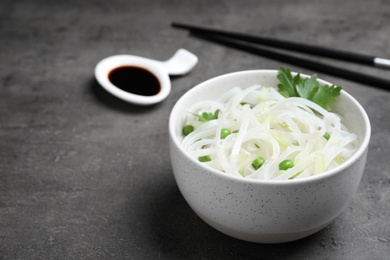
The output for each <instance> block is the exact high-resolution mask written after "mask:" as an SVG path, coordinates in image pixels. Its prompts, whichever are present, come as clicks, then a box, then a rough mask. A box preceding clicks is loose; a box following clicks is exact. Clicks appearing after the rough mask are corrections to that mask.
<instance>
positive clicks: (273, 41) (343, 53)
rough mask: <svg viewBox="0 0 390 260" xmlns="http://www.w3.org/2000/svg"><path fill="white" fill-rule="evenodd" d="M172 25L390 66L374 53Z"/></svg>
mask: <svg viewBox="0 0 390 260" xmlns="http://www.w3.org/2000/svg"><path fill="white" fill-rule="evenodd" d="M172 26H173V27H176V28H181V29H187V30H190V31H191V32H196V33H210V34H214V35H218V36H224V37H228V38H232V39H235V40H241V41H245V42H251V43H256V44H261V45H264V46H270V47H273V48H279V49H285V50H291V51H296V52H301V53H306V54H312V55H316V56H323V57H327V58H333V59H338V60H343V61H348V62H354V63H358V64H364V65H369V66H376V67H383V68H390V60H389V59H384V58H379V57H375V56H372V55H366V54H360V53H353V52H347V51H342V50H336V49H330V48H325V47H320V46H313V45H308V44H303V43H296V42H291V41H286V40H280V39H273V38H267V37H261V36H254V35H247V34H242V33H236V32H227V31H222V30H217V29H211V28H204V27H199V26H193V25H187V24H182V23H175V22H174V23H172Z"/></svg>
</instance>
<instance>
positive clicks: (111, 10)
mask: <svg viewBox="0 0 390 260" xmlns="http://www.w3.org/2000/svg"><path fill="white" fill-rule="evenodd" d="M342 3H343V4H342V5H340V1H338V0H330V1H303V0H297V1H280V0H277V1H262V0H261V1H233V0H231V1H230V0H229V1H178V0H177V1H176V0H172V1H143V0H140V1H133V0H131V1H125V0H122V1H76V0H70V1H48V0H46V1H45V0H35V1H20V0H16V1H15V0H2V2H1V4H0V91H1V92H0V258H1V259H158V258H160V259H172V258H174V259H236V258H245V257H246V258H249V257H252V258H254V257H258V258H264V259H385V258H386V257H388V255H389V253H390V221H389V219H390V203H389V202H390V199H389V197H390V193H389V192H390V189H389V188H390V173H389V168H388V160H389V154H390V135H389V130H390V120H389V114H390V106H389V105H388V100H389V98H390V92H386V91H383V90H377V89H373V88H370V87H368V86H365V85H360V84H356V83H353V82H351V81H347V80H343V79H340V78H336V77H331V76H329V75H326V74H320V75H319V76H320V77H321V78H323V79H326V80H328V81H331V82H334V83H336V84H341V85H343V86H344V89H346V90H347V91H348V92H350V93H351V94H352V95H353V96H355V97H356V98H357V99H358V100H359V101H360V102H361V104H362V105H363V106H364V107H365V108H366V110H367V112H368V115H369V117H370V119H371V123H372V139H371V144H370V149H369V155H368V160H367V165H366V170H365V173H364V176H363V179H362V182H361V185H360V187H359V190H358V192H357V194H356V196H355V198H354V200H353V201H352V203H351V204H350V206H349V208H348V209H347V210H346V211H345V212H344V213H342V214H341V216H340V217H339V218H337V219H336V220H335V221H334V222H333V223H332V224H331V225H329V226H328V227H326V228H325V229H324V230H322V231H320V232H319V233H317V234H315V235H313V236H310V237H308V238H305V239H302V240H300V241H296V242H292V243H286V244H281V245H260V244H252V243H246V242H242V241H238V240H235V239H233V238H230V237H227V236H225V235H223V234H221V233H219V232H217V231H215V230H213V229H212V228H210V227H209V226H207V225H206V224H205V223H204V222H203V221H201V220H200V219H199V218H198V217H197V216H196V215H195V214H194V213H193V211H192V210H191V209H190V208H189V207H188V205H187V204H186V202H185V201H184V199H183V198H182V196H181V195H180V192H179V190H178V188H177V186H176V184H175V182H174V179H173V176H172V171H171V166H170V158H169V154H168V141H167V135H168V133H167V122H168V117H169V113H170V110H171V108H172V107H173V105H174V104H175V102H176V101H177V100H178V98H180V96H181V95H182V94H183V93H185V92H186V91H187V90H188V89H190V88H191V87H192V86H194V85H196V84H198V83H200V82H202V81H204V80H206V79H209V78H211V77H214V76H217V75H220V74H224V73H228V72H233V71H238V70H247V69H261V68H263V69H266V68H268V69H277V68H278V67H279V66H288V67H290V68H291V69H292V70H294V71H299V72H303V73H308V74H312V73H314V71H311V70H309V69H305V68H300V67H295V66H291V65H289V64H284V63H280V62H278V61H274V60H270V59H266V58H262V57H256V56H252V55H250V54H247V53H244V52H240V51H237V50H232V49H229V48H225V47H221V46H218V45H216V44H212V43H209V42H206V41H202V40H200V39H197V38H194V37H190V36H189V35H188V34H187V33H186V32H184V31H181V30H177V29H173V28H171V27H170V23H171V22H172V21H177V22H188V23H193V24H198V25H204V26H213V27H218V28H221V29H227V30H233V31H242V32H248V33H254V34H261V35H265V36H272V37H278V38H282V39H290V40H294V41H300V42H307V43H311V44H318V45H324V46H329V47H334V48H339V49H346V50H351V51H356V52H362V53H367V54H373V55H378V56H382V57H390V40H389V32H390V2H388V1H386V0H382V1H379V0H373V1H364V0H359V1H343V2H342ZM178 48H186V49H188V50H190V51H191V52H194V53H195V54H197V55H198V56H199V59H200V62H199V64H198V66H197V67H196V68H195V69H194V70H193V71H192V72H191V73H190V74H189V75H187V76H185V77H175V78H173V79H172V87H173V89H172V93H171V95H170V96H169V97H168V99H167V100H165V101H164V102H163V103H161V104H158V105H155V106H151V107H137V106H132V105H129V104H127V103H124V102H122V101H120V100H118V99H116V98H114V97H112V96H111V95H109V94H108V93H106V92H105V91H104V90H103V89H102V88H101V87H100V86H99V85H98V84H97V83H96V81H95V80H94V77H93V70H94V66H95V65H96V63H97V62H98V61H99V60H100V59H102V58H104V57H107V56H110V55H113V54H120V53H129V54H135V55H141V56H145V57H149V58H155V59H158V60H165V59H168V58H169V57H170V55H171V54H173V53H174V52H175V51H176V50H177V49H178ZM320 60H322V61H324V62H331V63H332V64H335V65H339V66H343V67H346V68H349V69H352V70H358V71H361V72H364V73H370V74H373V75H376V76H380V77H384V78H388V77H389V76H390V71H389V70H387V71H386V70H381V69H372V68H368V67H363V66H357V65H352V64H346V63H341V62H335V61H331V60H326V59H320ZM389 88H390V86H389Z"/></svg>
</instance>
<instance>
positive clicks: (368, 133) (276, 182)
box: [169, 70, 371, 185]
mask: <svg viewBox="0 0 390 260" xmlns="http://www.w3.org/2000/svg"><path fill="white" fill-rule="evenodd" d="M270 72H272V73H275V72H277V70H244V71H237V72H232V73H227V74H223V75H220V76H217V77H213V78H211V79H208V80H206V81H203V82H201V83H199V84H197V85H196V86H194V87H193V88H191V89H190V90H188V91H187V92H186V93H184V94H183V96H181V97H180V98H179V100H178V101H177V102H176V104H175V105H174V107H173V108H172V111H171V113H170V116H169V135H170V136H171V138H172V140H173V142H174V144H175V145H176V147H177V148H178V149H179V150H180V151H181V152H182V153H183V154H184V155H185V156H186V157H187V158H189V159H190V160H191V161H192V162H193V163H194V164H195V165H197V166H198V167H199V168H201V169H204V170H207V171H210V172H212V173H213V174H216V175H217V176H219V177H221V178H227V179H230V180H232V181H238V182H242V183H252V184H267V185H292V184H301V183H309V182H316V181H320V180H323V179H325V178H330V177H332V176H333V175H335V174H338V173H339V172H341V171H343V170H344V169H346V168H348V167H350V166H351V165H352V164H353V163H354V162H356V161H357V160H358V159H359V158H360V157H362V155H363V153H364V152H365V150H366V149H367V148H368V145H369V142H370V137H371V124H370V120H369V118H368V115H367V113H366V111H365V110H364V108H363V107H362V105H361V104H360V103H359V102H358V101H357V100H356V99H355V98H354V97H353V96H352V95H350V94H349V93H348V92H346V91H345V90H341V94H340V95H343V96H345V97H346V98H347V99H349V100H350V101H351V102H352V104H353V105H354V106H355V107H356V109H357V110H358V112H359V113H360V114H361V115H362V118H363V119H364V123H363V125H364V126H365V130H364V133H365V135H364V136H363V140H362V142H361V145H360V147H359V148H358V149H357V151H356V152H355V154H354V155H352V157H351V158H349V159H348V160H347V161H345V162H344V163H343V164H341V165H340V166H338V167H336V168H333V169H331V170H329V171H325V172H323V173H321V174H318V175H315V176H309V177H306V178H302V179H292V180H258V179H250V178H242V177H239V176H234V175H229V174H226V173H224V172H221V171H218V170H216V169H214V168H212V167H210V166H207V165H204V164H202V163H201V162H199V161H198V160H196V159H195V158H194V157H192V156H190V155H189V154H188V153H187V152H186V151H185V150H184V149H183V147H182V145H181V144H180V142H179V139H178V137H177V136H176V130H175V129H176V125H175V124H176V123H177V122H178V121H180V118H177V116H179V115H180V114H182V111H177V110H178V107H179V106H180V103H181V102H182V100H184V99H186V98H187V97H188V96H191V95H192V93H193V92H195V91H198V89H199V88H203V87H204V86H205V85H208V84H210V83H211V82H213V81H217V80H220V79H221V78H224V77H232V76H235V75H240V74H245V73H270ZM292 74H293V75H295V74H297V73H296V72H292ZM300 75H301V76H302V77H308V75H306V74H302V73H300ZM318 81H319V82H320V83H321V84H327V85H332V83H330V82H327V81H325V80H322V79H318ZM175 115H177V116H176V118H174V116H175ZM171 160H172V158H171Z"/></svg>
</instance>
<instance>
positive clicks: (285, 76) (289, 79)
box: [277, 68, 341, 110]
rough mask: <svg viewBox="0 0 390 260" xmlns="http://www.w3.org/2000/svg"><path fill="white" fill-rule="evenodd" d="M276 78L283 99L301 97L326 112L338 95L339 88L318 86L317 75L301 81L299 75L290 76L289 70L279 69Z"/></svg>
mask: <svg viewBox="0 0 390 260" xmlns="http://www.w3.org/2000/svg"><path fill="white" fill-rule="evenodd" d="M277 78H278V79H279V82H280V84H279V85H278V88H279V93H280V94H282V95H283V96H285V97H302V98H306V99H309V100H311V101H313V102H314V103H316V104H318V105H320V106H321V107H323V108H324V109H326V110H330V106H329V105H330V103H333V102H335V101H336V100H337V98H338V97H339V95H340V91H341V87H340V86H334V85H332V86H329V85H324V86H320V85H319V83H318V81H317V74H314V75H312V76H311V77H310V78H305V79H302V78H301V76H300V74H297V75H296V76H295V77H293V76H292V74H291V71H290V70H289V69H285V68H280V69H279V72H278V76H277Z"/></svg>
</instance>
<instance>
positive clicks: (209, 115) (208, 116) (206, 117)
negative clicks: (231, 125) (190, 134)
mask: <svg viewBox="0 0 390 260" xmlns="http://www.w3.org/2000/svg"><path fill="white" fill-rule="evenodd" d="M219 112H220V110H219V109H217V110H215V112H214V113H207V112H203V113H202V114H201V115H196V114H193V115H194V116H196V117H197V118H198V121H200V122H207V121H210V120H214V119H218V114H219Z"/></svg>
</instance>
